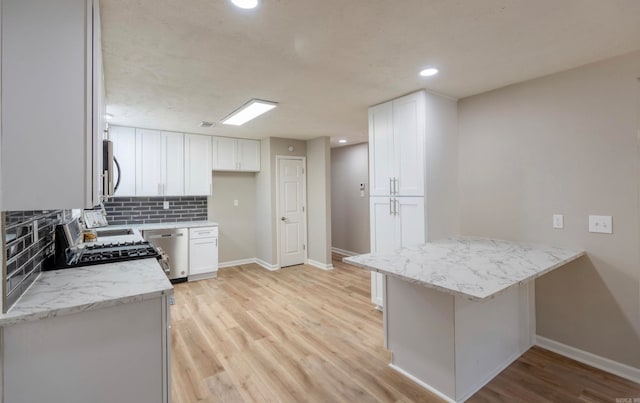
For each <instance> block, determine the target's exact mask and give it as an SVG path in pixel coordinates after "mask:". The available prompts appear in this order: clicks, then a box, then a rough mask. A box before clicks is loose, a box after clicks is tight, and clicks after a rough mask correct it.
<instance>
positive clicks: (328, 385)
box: [171, 257, 640, 403]
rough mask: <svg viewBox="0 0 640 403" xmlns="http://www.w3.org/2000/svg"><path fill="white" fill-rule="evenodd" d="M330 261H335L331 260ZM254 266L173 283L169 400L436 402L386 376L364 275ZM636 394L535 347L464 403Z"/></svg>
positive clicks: (344, 268) (342, 269)
mask: <svg viewBox="0 0 640 403" xmlns="http://www.w3.org/2000/svg"><path fill="white" fill-rule="evenodd" d="M338 258H339V257H338ZM333 263H334V266H335V267H336V269H334V270H331V271H323V270H320V269H317V268H314V267H310V266H294V267H290V268H285V269H282V270H279V271H275V272H270V271H268V270H266V269H263V268H261V267H259V266H257V265H255V264H250V265H244V266H238V267H233V268H225V269H221V270H220V271H219V272H218V278H217V279H211V280H203V281H198V282H192V283H184V284H178V285H176V287H175V299H176V305H174V306H172V309H171V315H172V324H173V326H172V348H173V351H172V378H173V382H172V398H173V400H172V401H173V402H174V403H191V402H247V403H249V402H350V403H353V402H439V401H441V400H440V399H439V398H437V397H435V396H434V395H432V394H431V393H429V392H428V391H426V390H424V389H423V388H421V387H420V386H418V385H416V384H415V383H413V382H411V381H410V380H408V379H406V378H405V377H403V376H402V375H400V374H398V373H396V372H395V371H393V370H392V369H390V368H389V367H388V366H387V364H388V363H389V359H390V355H389V352H388V351H387V350H385V349H384V347H383V345H382V344H383V335H382V314H381V313H380V312H379V311H377V310H375V309H374V308H373V306H372V305H371V303H370V301H369V294H370V290H369V286H370V283H369V273H368V272H366V271H364V270H362V269H357V268H354V267H352V266H349V265H346V264H344V263H342V262H341V261H340V260H334V262H333ZM621 397H628V398H632V397H639V398H640V385H637V384H633V383H631V382H628V381H625V380H623V379H620V378H617V377H614V376H611V375H609V374H606V373H604V372H601V371H598V370H595V369H593V368H590V367H587V366H584V365H582V364H579V363H576V362H575V361H571V360H569V359H566V358H563V357H560V356H557V355H555V354H553V353H550V352H548V351H546V350H543V349H540V348H533V349H531V350H530V351H528V352H527V353H526V354H525V355H524V356H522V357H521V358H520V359H519V360H518V361H516V362H515V363H514V364H512V365H511V366H510V367H509V368H507V369H506V370H505V371H503V372H502V373H501V374H500V375H499V376H498V377H496V378H495V379H494V380H493V381H492V382H491V383H490V384H488V385H487V386H486V387H485V388H483V389H482V390H481V391H480V392H478V393H477V394H476V395H475V396H473V397H472V399H470V401H473V402H495V401H505V402H507V401H509V402H516V401H527V402H538V401H539V402H573V401H575V402H596V401H602V402H615V398H621Z"/></svg>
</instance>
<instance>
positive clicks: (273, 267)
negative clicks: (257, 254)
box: [255, 258, 280, 271]
mask: <svg viewBox="0 0 640 403" xmlns="http://www.w3.org/2000/svg"><path fill="white" fill-rule="evenodd" d="M255 262H256V263H257V264H258V265H260V266H262V267H264V268H265V269H267V270H271V271H275V270H279V269H280V266H279V265H277V264H271V263H267V262H265V261H264V260H262V259H258V258H256V260H255Z"/></svg>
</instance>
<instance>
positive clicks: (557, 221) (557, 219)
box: [553, 214, 564, 229]
mask: <svg viewBox="0 0 640 403" xmlns="http://www.w3.org/2000/svg"><path fill="white" fill-rule="evenodd" d="M553 228H555V229H563V228H564V216H563V215H562V214H554V215H553Z"/></svg>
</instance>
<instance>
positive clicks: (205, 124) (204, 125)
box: [200, 120, 215, 127]
mask: <svg viewBox="0 0 640 403" xmlns="http://www.w3.org/2000/svg"><path fill="white" fill-rule="evenodd" d="M213 126H215V125H214V123H213V122H207V121H206V120H203V121H202V122H200V127H213Z"/></svg>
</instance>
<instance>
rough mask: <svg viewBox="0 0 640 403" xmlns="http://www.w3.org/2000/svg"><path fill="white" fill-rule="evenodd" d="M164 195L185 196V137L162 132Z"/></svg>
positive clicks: (179, 134)
mask: <svg viewBox="0 0 640 403" xmlns="http://www.w3.org/2000/svg"><path fill="white" fill-rule="evenodd" d="M161 169H162V184H163V186H162V191H163V192H162V194H163V195H165V196H181V195H183V194H184V135H183V134H182V133H174V132H162V166H161Z"/></svg>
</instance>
